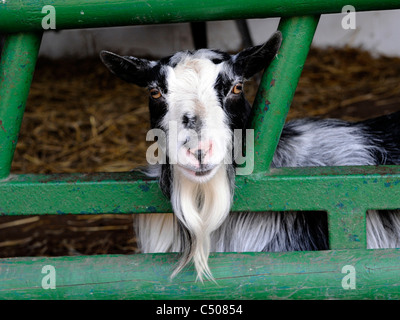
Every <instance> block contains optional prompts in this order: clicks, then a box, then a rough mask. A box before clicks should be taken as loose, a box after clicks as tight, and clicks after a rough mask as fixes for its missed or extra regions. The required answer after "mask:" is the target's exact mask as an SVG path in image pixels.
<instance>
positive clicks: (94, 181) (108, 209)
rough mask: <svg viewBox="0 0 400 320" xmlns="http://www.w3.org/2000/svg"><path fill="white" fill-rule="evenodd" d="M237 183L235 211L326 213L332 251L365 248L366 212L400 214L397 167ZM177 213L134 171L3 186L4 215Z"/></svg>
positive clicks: (23, 179) (286, 172)
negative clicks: (384, 211)
mask: <svg viewBox="0 0 400 320" xmlns="http://www.w3.org/2000/svg"><path fill="white" fill-rule="evenodd" d="M236 182H237V188H236V193H235V196H234V204H233V208H232V211H297V210H302V211H305V210H306V211H315V210H320V211H321V210H323V211H327V212H328V219H329V222H330V225H329V227H330V231H329V232H330V235H331V236H332V238H331V239H330V246H331V248H332V249H342V248H360V247H363V248H365V247H366V245H365V219H364V214H365V212H366V211H367V210H368V209H388V210H389V209H398V208H400V197H398V195H399V194H400V167H397V166H380V167H341V168H340V167H338V168H336V167H332V168H330V167H321V168H282V169H272V170H271V172H269V173H259V174H254V175H250V176H237V178H236ZM254 195H259V196H254ZM171 211H172V209H171V205H170V203H169V201H168V200H167V199H166V198H164V196H163V195H162V194H161V191H160V189H159V187H158V184H157V182H156V181H155V180H151V179H149V178H147V177H146V176H144V175H143V174H140V173H135V172H131V173H113V174H110V173H103V174H91V175H88V174H59V175H11V176H10V177H9V178H8V179H6V180H3V181H2V182H0V214H2V215H32V214H35V215H41V214H100V213H149V212H160V213H164V212H171ZM310 214H312V213H310Z"/></svg>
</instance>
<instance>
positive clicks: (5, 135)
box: [0, 33, 41, 179]
mask: <svg viewBox="0 0 400 320" xmlns="http://www.w3.org/2000/svg"><path fill="white" fill-rule="evenodd" d="M40 42H41V34H34V33H22V34H13V35H9V36H8V37H7V38H6V42H5V44H4V48H3V51H2V58H1V62H0V179H2V178H5V177H7V176H8V175H9V173H10V167H11V162H12V159H13V156H14V150H15V147H16V145H17V140H18V135H19V130H20V127H21V122H22V117H23V115H24V111H25V104H26V99H27V98H28V93H29V89H30V86H31V81H32V77H33V72H34V71H35V65H36V59H37V54H38V51H39V47H40Z"/></svg>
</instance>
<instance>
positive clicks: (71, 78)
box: [0, 49, 400, 257]
mask: <svg viewBox="0 0 400 320" xmlns="http://www.w3.org/2000/svg"><path fill="white" fill-rule="evenodd" d="M246 90H247V92H248V97H249V100H252V99H253V97H254V94H255V92H256V86H255V84H254V83H253V82H250V83H249V84H248V85H247V88H246ZM397 110H400V59H398V58H385V57H381V58H379V59H374V58H373V57H371V56H370V55H369V54H368V53H366V52H363V51H361V50H356V49H345V50H338V49H326V50H316V49H313V50H311V52H310V55H309V58H308V60H307V63H306V65H305V68H304V71H303V74H302V77H301V80H300V83H299V86H298V88H297V92H296V95H295V99H294V102H293V105H292V108H291V110H290V114H289V118H290V119H292V118H299V117H304V116H321V117H336V118H343V119H348V120H357V119H365V118H369V117H373V116H378V115H381V114H385V113H390V112H393V111H397ZM148 128H149V127H148V114H147V93H146V90H144V89H140V88H137V87H134V86H132V85H129V84H126V83H124V82H122V81H120V80H118V79H116V78H115V77H114V76H113V75H111V74H110V73H109V72H108V71H107V70H106V69H105V68H104V67H103V66H102V64H101V63H100V61H99V59H98V58H97V57H96V58H93V59H85V60H78V61H72V60H62V61H50V60H39V62H38V65H37V69H36V73H35V76H34V80H33V84H32V88H31V92H30V96H29V99H28V102H27V108H26V113H25V116H24V120H23V124H22V129H21V134H20V138H19V142H18V145H17V150H16V153H15V158H14V162H13V167H12V171H13V172H14V173H60V172H99V171H108V172H110V171H127V170H131V169H132V168H134V167H137V166H139V165H143V164H145V162H146V161H145V150H146V148H147V145H148V144H147V143H146V141H145V136H146V132H147V130H148ZM135 250H136V240H135V237H134V233H133V228H132V216H131V215H99V216H92V215H91V216H69V215H64V216H40V217H38V216H33V217H18V218H16V217H0V257H13V256H39V255H49V256H54V255H76V254H105V253H132V252H135Z"/></svg>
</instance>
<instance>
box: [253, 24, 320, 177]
mask: <svg viewBox="0 0 400 320" xmlns="http://www.w3.org/2000/svg"><path fill="white" fill-rule="evenodd" d="M318 21H319V17H295V18H290V19H282V20H281V22H280V24H279V30H280V31H281V32H282V37H283V42H282V46H281V48H280V50H279V53H278V55H277V57H276V58H275V60H274V61H273V62H272V63H271V65H270V67H269V68H268V69H267V70H266V71H265V72H264V75H263V77H262V80H261V83H260V86H259V88H258V92H257V95H256V99H255V101H254V104H253V108H252V112H253V114H252V124H251V127H252V128H254V151H255V153H254V162H255V163H254V172H260V171H267V170H268V169H269V166H270V164H271V162H272V157H273V156H274V153H275V150H276V147H277V145H278V142H279V138H280V135H281V132H282V128H283V125H284V123H285V120H286V116H287V113H288V111H289V108H290V106H291V104H292V99H293V96H294V93H295V91H296V87H297V83H298V81H299V78H300V75H301V72H302V71H303V66H304V63H305V61H306V58H307V55H308V51H309V49H310V45H311V42H312V39H313V37H314V33H315V30H316V28H317V25H318Z"/></svg>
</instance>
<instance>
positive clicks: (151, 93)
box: [150, 88, 161, 99]
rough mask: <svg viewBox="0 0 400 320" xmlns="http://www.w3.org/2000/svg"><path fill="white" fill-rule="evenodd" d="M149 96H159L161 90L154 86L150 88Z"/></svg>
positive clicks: (155, 97) (156, 97)
mask: <svg viewBox="0 0 400 320" xmlns="http://www.w3.org/2000/svg"><path fill="white" fill-rule="evenodd" d="M150 96H151V97H152V98H153V99H158V98H161V91H160V90H158V89H156V88H153V89H150Z"/></svg>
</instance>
